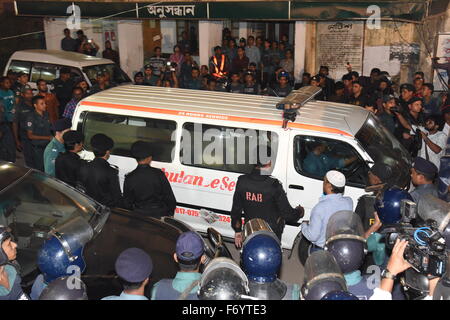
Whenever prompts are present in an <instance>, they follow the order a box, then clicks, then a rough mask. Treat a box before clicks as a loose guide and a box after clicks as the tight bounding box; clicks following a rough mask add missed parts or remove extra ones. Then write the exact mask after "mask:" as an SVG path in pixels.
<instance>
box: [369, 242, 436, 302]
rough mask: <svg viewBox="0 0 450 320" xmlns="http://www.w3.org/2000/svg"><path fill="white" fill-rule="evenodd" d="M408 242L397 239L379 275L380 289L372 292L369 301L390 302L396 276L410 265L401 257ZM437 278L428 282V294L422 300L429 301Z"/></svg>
mask: <svg viewBox="0 0 450 320" xmlns="http://www.w3.org/2000/svg"><path fill="white" fill-rule="evenodd" d="M407 245H408V241H406V240H399V239H397V240H396V242H395V245H394V248H393V249H392V255H391V257H390V258H389V262H388V264H387V267H386V269H385V271H384V272H383V273H382V274H381V278H382V279H381V283H380V287H379V288H376V289H375V290H374V294H373V296H371V297H370V299H369V300H392V290H393V288H394V281H395V278H396V277H397V275H398V274H400V273H402V272H404V271H405V270H407V269H409V268H410V267H411V265H410V264H409V263H408V261H406V260H405V258H404V257H403V255H404V253H405V249H406V246H407ZM438 281H439V278H434V279H430V280H429V294H428V296H426V297H425V298H424V299H423V300H431V299H432V296H433V293H434V289H435V288H436V285H437V282H438Z"/></svg>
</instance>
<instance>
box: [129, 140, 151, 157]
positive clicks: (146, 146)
mask: <svg viewBox="0 0 450 320" xmlns="http://www.w3.org/2000/svg"><path fill="white" fill-rule="evenodd" d="M131 155H132V156H133V158H135V159H137V160H142V159H145V158H148V157H151V156H153V152H152V145H151V144H150V143H148V142H145V141H141V140H139V141H136V142H135V143H133V144H132V146H131Z"/></svg>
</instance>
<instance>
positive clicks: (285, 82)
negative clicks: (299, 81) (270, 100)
mask: <svg viewBox="0 0 450 320" xmlns="http://www.w3.org/2000/svg"><path fill="white" fill-rule="evenodd" d="M291 91H292V87H291V85H290V84H289V73H287V72H284V71H283V72H280V74H279V75H278V83H277V85H276V86H275V87H274V88H270V90H269V95H270V96H274V97H287V96H288V95H289V93H291Z"/></svg>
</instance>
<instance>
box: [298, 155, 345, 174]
mask: <svg viewBox="0 0 450 320" xmlns="http://www.w3.org/2000/svg"><path fill="white" fill-rule="evenodd" d="M344 166H345V160H344V159H338V158H333V157H330V156H328V155H326V154H323V153H322V154H320V155H316V154H315V153H314V152H310V153H308V155H307V156H306V157H305V159H304V160H303V170H304V171H306V172H307V173H310V174H313V175H315V176H318V177H324V176H325V175H326V174H327V172H328V171H330V170H332V169H339V168H342V167H344Z"/></svg>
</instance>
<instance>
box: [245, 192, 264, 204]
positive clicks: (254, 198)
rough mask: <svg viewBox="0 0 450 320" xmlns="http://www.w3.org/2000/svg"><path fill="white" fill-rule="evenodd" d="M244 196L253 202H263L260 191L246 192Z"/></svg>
mask: <svg viewBox="0 0 450 320" xmlns="http://www.w3.org/2000/svg"><path fill="white" fill-rule="evenodd" d="M245 198H246V199H247V200H248V201H254V202H263V196H262V193H253V192H246V193H245Z"/></svg>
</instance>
